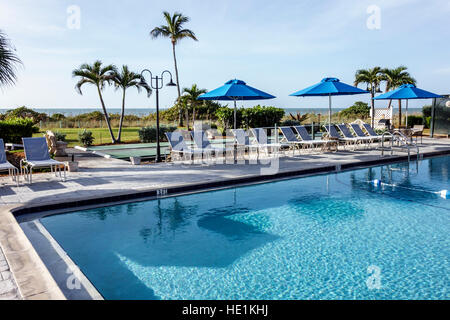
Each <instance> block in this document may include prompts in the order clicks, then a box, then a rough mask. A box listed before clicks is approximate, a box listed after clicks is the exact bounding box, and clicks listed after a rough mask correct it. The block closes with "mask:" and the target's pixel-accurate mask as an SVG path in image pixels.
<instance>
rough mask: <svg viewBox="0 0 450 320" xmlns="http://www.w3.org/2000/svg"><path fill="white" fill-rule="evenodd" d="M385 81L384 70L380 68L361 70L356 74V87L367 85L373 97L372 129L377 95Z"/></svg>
mask: <svg viewBox="0 0 450 320" xmlns="http://www.w3.org/2000/svg"><path fill="white" fill-rule="evenodd" d="M382 80H383V78H382V70H381V68H380V67H374V68H372V69H360V70H358V71H356V74H355V86H358V85H359V84H366V85H367V90H368V91H370V93H371V95H372V99H371V102H372V115H371V116H372V127H373V126H374V125H375V103H374V100H373V98H375V93H376V92H377V91H379V90H380V83H381V81H382Z"/></svg>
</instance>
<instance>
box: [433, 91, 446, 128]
mask: <svg viewBox="0 0 450 320" xmlns="http://www.w3.org/2000/svg"><path fill="white" fill-rule="evenodd" d="M444 97H445V98H441V99H436V103H435V105H434V108H433V110H432V120H431V135H432V136H433V135H446V136H449V135H450V95H447V96H444Z"/></svg>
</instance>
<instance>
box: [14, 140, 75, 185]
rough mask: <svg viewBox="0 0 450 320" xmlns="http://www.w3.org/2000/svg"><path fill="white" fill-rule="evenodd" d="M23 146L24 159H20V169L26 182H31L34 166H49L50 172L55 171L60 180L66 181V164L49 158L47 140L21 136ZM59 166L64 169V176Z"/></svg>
mask: <svg viewBox="0 0 450 320" xmlns="http://www.w3.org/2000/svg"><path fill="white" fill-rule="evenodd" d="M22 141H23V147H24V150H25V160H24V159H22V160H21V161H20V168H21V171H22V170H23V172H22V173H23V175H24V177H25V179H26V180H27V181H28V183H30V184H32V183H33V169H34V168H50V170H51V172H52V173H53V172H54V173H55V176H58V172H59V178H60V179H61V181H66V176H67V165H66V164H65V163H64V162H60V161H56V160H53V159H52V158H50V153H49V152H48V144H47V140H46V139H45V138H44V137H42V138H22ZM61 167H63V170H64V177H63V176H62V175H61Z"/></svg>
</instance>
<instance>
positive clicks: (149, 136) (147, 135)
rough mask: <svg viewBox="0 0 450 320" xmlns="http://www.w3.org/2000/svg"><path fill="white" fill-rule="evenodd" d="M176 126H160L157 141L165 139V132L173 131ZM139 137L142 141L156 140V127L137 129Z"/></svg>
mask: <svg viewBox="0 0 450 320" xmlns="http://www.w3.org/2000/svg"><path fill="white" fill-rule="evenodd" d="M175 130H177V127H170V126H160V127H159V141H167V138H166V136H165V133H166V132H173V131H175ZM139 139H140V140H141V142H142V143H149V142H156V127H153V126H152V127H144V128H141V129H140V130H139Z"/></svg>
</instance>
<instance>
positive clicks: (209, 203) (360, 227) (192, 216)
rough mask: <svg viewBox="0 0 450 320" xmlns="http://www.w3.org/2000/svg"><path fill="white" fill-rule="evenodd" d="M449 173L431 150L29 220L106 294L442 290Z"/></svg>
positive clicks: (355, 294) (245, 295) (271, 295)
mask: <svg viewBox="0 0 450 320" xmlns="http://www.w3.org/2000/svg"><path fill="white" fill-rule="evenodd" d="M374 180H381V181H382V182H383V183H385V184H383V185H379V186H375V185H374V184H373V183H370V181H374ZM449 180H450V157H439V158H433V159H429V160H425V161H422V162H420V163H419V165H418V170H417V168H416V166H415V163H414V164H413V163H411V165H410V166H409V167H408V165H407V164H396V165H390V166H383V167H377V168H368V169H363V170H357V171H348V172H342V173H339V174H329V175H319V176H313V177H307V178H301V179H293V180H285V181H279V182H272V183H266V184H260V185H254V186H248V187H240V188H235V189H227V190H221V191H214V192H207V193H199V194H193V195H186V196H179V197H172V198H165V199H160V200H153V201H147V202H138V203H131V204H124V205H119V206H113V207H103V208H98V209H92V210H85V211H79V212H75V213H68V214H62V215H56V216H49V217H46V218H43V219H41V222H42V224H43V225H44V226H45V228H47V230H48V231H49V232H50V233H51V234H52V236H53V237H54V238H55V239H56V240H57V241H58V242H59V244H60V245H61V246H62V247H63V249H64V250H65V251H66V252H67V253H68V254H69V256H70V257H71V258H72V259H73V260H74V261H75V263H76V264H77V265H78V266H79V267H80V268H81V270H82V271H83V272H84V274H85V275H86V276H87V277H88V278H89V280H90V281H91V282H92V283H93V284H94V285H95V286H96V288H97V289H98V290H99V292H100V293H101V294H102V295H103V296H104V297H105V298H106V299H211V300H213V299H448V298H450V295H449V293H448V290H449V283H450V279H449V277H450V269H449V267H450V264H449V257H450V241H449V234H450V199H445V198H443V197H441V196H440V195H439V194H437V193H436V192H438V191H441V190H444V189H450V183H449Z"/></svg>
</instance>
